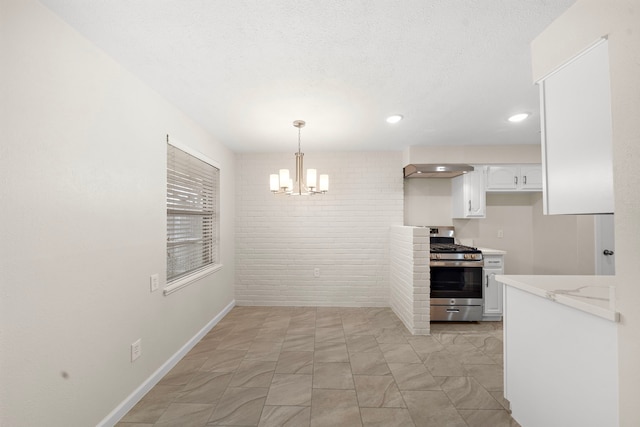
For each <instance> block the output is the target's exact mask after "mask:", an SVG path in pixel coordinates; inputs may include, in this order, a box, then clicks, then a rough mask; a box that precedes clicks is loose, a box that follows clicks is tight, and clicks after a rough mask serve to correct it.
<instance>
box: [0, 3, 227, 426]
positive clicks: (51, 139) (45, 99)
mask: <svg viewBox="0 0 640 427" xmlns="http://www.w3.org/2000/svg"><path fill="white" fill-rule="evenodd" d="M1 7H2V13H0V55H1V63H2V66H1V67H0V69H1V71H0V73H1V76H0V77H1V78H0V99H1V102H0V128H1V129H2V141H1V142H0V182H1V186H0V199H1V204H2V210H1V212H2V214H1V216H2V221H0V236H1V242H2V243H1V245H0V271H2V273H1V274H0V277H1V279H0V280H1V290H0V304H1V308H0V322H1V323H0V328H1V330H2V333H1V334H0V340H1V342H0V348H1V350H0V351H1V354H0V384H1V386H0V405H1V407H0V425H3V426H12V427H20V426H36V425H50V426H82V427H85V426H91V425H96V424H97V423H98V422H100V421H101V420H102V419H104V417H106V416H107V415H108V414H109V413H110V412H111V411H112V410H113V409H114V408H116V407H117V406H118V405H119V404H120V403H121V402H123V400H125V399H126V398H127V396H129V394H130V393H132V392H133V391H134V390H135V389H136V387H138V386H139V385H140V384H142V383H143V382H144V381H145V380H147V378H149V377H150V376H151V375H152V374H153V373H154V371H155V370H156V369H158V368H159V367H160V366H161V365H162V364H163V363H164V362H165V361H167V360H168V359H169V358H170V357H171V356H172V355H173V354H174V353H175V352H176V351H178V349H180V348H181V347H182V346H183V345H184V344H185V343H186V342H187V341H188V340H189V339H190V338H192V337H193V336H194V335H195V334H196V333H197V332H198V331H200V330H201V328H203V327H204V326H205V325H206V324H207V323H208V322H209V321H211V320H212V319H213V318H214V317H215V316H216V314H218V313H219V312H220V311H221V310H222V309H223V308H224V307H225V306H227V305H228V304H229V303H230V302H231V301H232V299H233V280H234V268H235V266H234V227H233V224H234V197H233V193H234V178H235V171H234V157H233V155H232V153H231V152H230V151H229V150H227V149H226V148H225V147H224V146H222V145H221V144H219V143H217V142H216V141H215V140H214V139H213V138H212V137H211V136H210V135H208V134H207V133H206V132H204V131H203V130H202V129H201V128H200V127H198V126H197V125H196V124H194V123H193V122H192V121H191V120H189V119H188V118H187V117H186V116H184V115H183V114H182V113H181V112H180V111H178V110H177V109H176V108H174V107H172V106H171V105H170V104H168V103H167V101H165V100H164V99H163V98H161V97H160V96H159V95H158V94H157V93H155V92H153V91H152V90H150V89H149V88H148V87H147V86H145V85H144V84H142V83H141V82H140V81H138V80H137V79H136V78H135V77H133V76H132V75H131V74H129V73H128V72H127V71H125V70H124V69H122V68H121V67H120V66H119V65H118V64H116V63H115V62H114V61H113V60H112V59H111V58H109V57H107V56H106V55H105V54H103V53H102V52H101V51H99V50H98V49H97V48H96V47H95V46H94V45H92V44H91V43H89V42H88V41H86V40H85V39H84V38H83V37H81V36H80V35H79V34H77V33H76V32H75V31H74V30H72V29H71V28H70V27H69V26H67V25H66V24H65V23H63V22H62V21H61V20H60V19H58V18H57V17H56V16H55V15H53V14H52V13H51V12H50V11H49V10H48V9H46V8H44V7H43V6H42V5H41V4H40V3H37V2H35V1H33V0H3V2H2V6H1ZM166 134H170V135H171V136H172V137H173V138H175V139H179V140H181V141H182V142H183V143H186V144H189V145H191V146H192V147H193V148H194V149H197V150H199V151H201V152H203V153H204V154H206V155H207V156H208V157H210V158H213V159H215V160H217V161H219V162H220V164H221V166H222V173H221V182H222V184H221V186H222V189H221V190H222V194H221V208H222V214H221V221H222V224H221V225H222V236H221V245H222V259H223V262H224V263H225V265H224V268H223V269H222V271H219V272H217V273H216V274H213V275H211V276H209V277H207V278H206V279H204V280H201V281H200V282H198V283H196V284H193V285H192V286H190V287H188V288H185V289H183V290H181V291H179V292H176V293H175V294H173V295H170V296H168V297H164V296H163V295H162V292H161V291H158V292H155V293H150V291H149V275H150V274H152V273H160V275H161V277H162V282H164V274H165V273H164V271H165V256H166V253H165V240H164V236H165V209H166V208H165V191H166V190H165V175H166V166H165V165H166V148H165V135H166ZM138 338H141V339H142V356H141V358H140V359H138V361H136V362H135V363H131V362H130V345H131V343H132V342H133V341H134V340H136V339H138Z"/></svg>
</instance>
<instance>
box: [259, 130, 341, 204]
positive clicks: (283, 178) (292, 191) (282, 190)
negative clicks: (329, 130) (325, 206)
mask: <svg viewBox="0 0 640 427" xmlns="http://www.w3.org/2000/svg"><path fill="white" fill-rule="evenodd" d="M305 124H306V123H305V121H304V120H296V121H295V122H293V126H294V127H297V128H298V152H297V153H296V180H295V182H294V181H293V180H292V179H291V178H290V176H289V169H280V170H279V173H277V174H275V173H274V174H271V175H270V176H269V188H270V189H271V192H272V193H273V194H287V195H289V196H307V195H309V194H311V195H313V194H324V193H326V192H327V191H329V175H324V174H323V175H320V177H319V178H320V182H319V185H318V171H316V170H315V169H307V181H306V183H305V181H304V180H303V177H304V174H303V172H304V168H303V165H302V161H303V157H304V153H301V152H300V129H302V128H303V127H304V125H305Z"/></svg>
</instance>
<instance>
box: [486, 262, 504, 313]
mask: <svg viewBox="0 0 640 427" xmlns="http://www.w3.org/2000/svg"><path fill="white" fill-rule="evenodd" d="M497 274H502V270H501V269H493V268H485V269H484V280H485V288H484V314H485V315H487V316H500V315H502V283H499V282H497V281H496V275H497Z"/></svg>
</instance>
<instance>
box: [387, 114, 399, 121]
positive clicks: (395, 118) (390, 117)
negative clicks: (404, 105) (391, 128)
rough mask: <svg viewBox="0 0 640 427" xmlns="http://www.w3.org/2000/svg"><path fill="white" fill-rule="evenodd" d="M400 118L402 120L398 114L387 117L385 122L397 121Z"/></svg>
mask: <svg viewBox="0 0 640 427" xmlns="http://www.w3.org/2000/svg"><path fill="white" fill-rule="evenodd" d="M400 120H402V116H401V115H400V114H395V115H393V116H389V117H387V123H398V122H399V121H400Z"/></svg>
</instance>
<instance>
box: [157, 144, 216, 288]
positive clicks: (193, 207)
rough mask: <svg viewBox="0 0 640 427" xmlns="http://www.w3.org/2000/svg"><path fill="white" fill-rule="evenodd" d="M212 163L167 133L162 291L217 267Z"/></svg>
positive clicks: (187, 282) (214, 173)
mask: <svg viewBox="0 0 640 427" xmlns="http://www.w3.org/2000/svg"><path fill="white" fill-rule="evenodd" d="M214 164H215V162H213V161H211V160H209V159H207V158H206V157H205V156H203V155H202V154H200V153H197V152H194V151H193V150H190V149H189V148H187V147H184V146H182V145H180V144H177V143H175V142H171V143H169V138H168V137H167V284H168V286H167V288H165V295H166V294H169V293H171V292H173V291H174V290H177V289H179V288H182V287H183V286H186V285H188V284H189V283H191V282H193V281H194V280H195V279H198V278H200V277H202V276H203V275H206V274H209V273H212V272H213V271H215V270H217V269H218V268H219V267H220V254H219V236H218V235H219V230H218V229H219V215H218V193H219V190H220V169H219V168H218V167H216V166H214Z"/></svg>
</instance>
